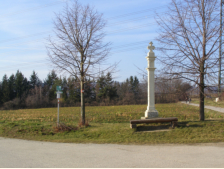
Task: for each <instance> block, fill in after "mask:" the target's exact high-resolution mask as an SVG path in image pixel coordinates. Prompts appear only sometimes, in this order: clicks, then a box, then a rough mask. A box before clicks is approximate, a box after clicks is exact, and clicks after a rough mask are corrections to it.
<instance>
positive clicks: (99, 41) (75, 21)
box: [47, 0, 115, 125]
mask: <svg viewBox="0 0 224 169" xmlns="http://www.w3.org/2000/svg"><path fill="white" fill-rule="evenodd" d="M105 25H106V21H105V20H103V18H102V14H100V13H99V12H98V11H97V10H95V9H94V8H93V7H90V6H89V5H82V4H80V3H79V2H78V1H76V0H74V1H73V2H72V4H67V5H66V6H65V8H64V10H63V12H62V13H58V14H56V18H55V20H54V33H55V37H54V38H52V37H50V38H49V39H48V42H49V43H48V45H47V50H48V56H49V58H50V61H51V63H52V65H53V66H54V67H55V69H57V70H59V71H60V73H62V72H67V73H69V74H70V75H71V76H73V77H76V78H77V79H78V80H79V82H80V88H81V91H80V92H81V119H82V124H83V125H84V124H85V101H84V83H85V77H92V78H93V77H96V75H97V74H99V72H98V71H99V68H98V66H99V65H100V64H106V62H105V61H106V59H107V58H108V54H109V51H110V48H109V46H110V43H104V42H103V38H104V37H105V33H104V31H103V28H104V27H105ZM114 66H115V65H112V66H111V65H110V66H108V67H107V68H106V66H105V65H104V67H105V69H102V66H101V71H106V70H108V71H110V70H109V69H112V68H113V67H114Z"/></svg>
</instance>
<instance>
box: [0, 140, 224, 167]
mask: <svg viewBox="0 0 224 169" xmlns="http://www.w3.org/2000/svg"><path fill="white" fill-rule="evenodd" d="M223 157H224V143H217V144H195V145H167V144H166V145H150V146H148V145H117V144H73V143H51V142H40V141H26V140H19V139H8V138H1V137H0V167H3V168H14V167H16V168H21V167H22V168H27V167H29V168H31V167H34V168H52V167H53V168H61V167H63V168H66V167H70V168H76V167H78V168H81V167H85V168H89V167H94V168H99V167H104V168H105V167H106V168H108V167H109V168H114V167H115V168H116V167H119V168H123V167H125V168H129V167H137V168H142V167H153V168H155V167H166V168H173V167H178V168H180V167H185V168H193V167H200V168H205V167H209V168H216V167H222V168H223V167H224V160H223Z"/></svg>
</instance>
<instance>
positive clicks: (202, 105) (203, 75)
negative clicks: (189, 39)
mask: <svg viewBox="0 0 224 169" xmlns="http://www.w3.org/2000/svg"><path fill="white" fill-rule="evenodd" d="M201 3H202V13H203V15H202V23H203V44H202V48H203V54H202V58H201V64H200V84H199V90H200V112H199V120H200V121H204V120H205V117H204V100H205V95H204V89H205V84H204V77H205V72H204V71H205V58H206V23H205V19H206V18H205V7H204V0H202V1H201Z"/></svg>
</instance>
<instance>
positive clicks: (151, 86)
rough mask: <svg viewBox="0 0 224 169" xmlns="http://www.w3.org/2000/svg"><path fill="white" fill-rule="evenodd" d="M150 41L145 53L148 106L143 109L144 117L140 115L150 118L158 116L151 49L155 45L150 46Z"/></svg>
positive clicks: (153, 55)
mask: <svg viewBox="0 0 224 169" xmlns="http://www.w3.org/2000/svg"><path fill="white" fill-rule="evenodd" d="M152 44H153V43H152V42H150V43H149V46H148V49H149V50H150V51H149V52H148V54H147V57H146V59H147V61H148V67H147V68H146V69H147V71H148V106H147V110H146V111H145V117H141V119H151V118H156V117H158V116H159V114H158V111H157V110H156V109H155V78H154V71H155V69H156V68H155V67H154V61H155V58H156V57H155V54H154V52H153V50H154V49H155V46H152Z"/></svg>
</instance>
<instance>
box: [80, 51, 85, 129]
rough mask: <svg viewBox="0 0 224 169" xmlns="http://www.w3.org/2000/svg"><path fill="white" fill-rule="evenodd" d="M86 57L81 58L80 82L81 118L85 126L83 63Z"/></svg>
mask: <svg viewBox="0 0 224 169" xmlns="http://www.w3.org/2000/svg"><path fill="white" fill-rule="evenodd" d="M83 59H84V56H83V55H82V56H81V82H80V88H81V118H82V125H85V100H84V69H83V68H84V67H83V63H84V61H83Z"/></svg>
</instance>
